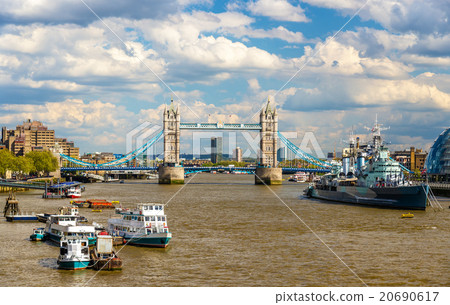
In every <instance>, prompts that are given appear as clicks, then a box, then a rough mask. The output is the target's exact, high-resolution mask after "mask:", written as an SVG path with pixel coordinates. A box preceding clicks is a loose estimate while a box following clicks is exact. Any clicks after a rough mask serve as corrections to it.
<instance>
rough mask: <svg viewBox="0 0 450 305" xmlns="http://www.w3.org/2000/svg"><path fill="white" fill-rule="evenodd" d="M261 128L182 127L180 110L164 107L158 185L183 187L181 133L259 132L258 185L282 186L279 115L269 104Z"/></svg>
mask: <svg viewBox="0 0 450 305" xmlns="http://www.w3.org/2000/svg"><path fill="white" fill-rule="evenodd" d="M259 118H260V123H259V124H245V123H244V124H236V123H235V124H228V123H222V122H218V123H181V116H180V108H179V106H176V107H175V106H174V104H173V101H172V102H171V104H170V106H169V107H167V106H165V107H164V113H163V130H164V163H163V164H162V165H160V167H159V168H158V174H159V183H162V184H172V183H184V168H183V167H182V166H181V165H180V130H181V129H191V130H257V131H259V132H260V150H259V153H258V167H257V168H256V170H255V184H263V183H265V184H281V181H282V169H281V168H277V138H278V137H277V133H278V114H277V110H276V109H272V107H271V105H270V101H268V102H267V105H266V107H264V109H262V110H261V112H260V116H259Z"/></svg>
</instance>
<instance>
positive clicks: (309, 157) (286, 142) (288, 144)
mask: <svg viewBox="0 0 450 305" xmlns="http://www.w3.org/2000/svg"><path fill="white" fill-rule="evenodd" d="M278 137H279V138H280V140H281V142H283V143H284V145H286V147H287V148H288V149H289V150H291V151H292V152H293V153H294V154H295V155H296V156H299V157H300V159H302V160H305V161H306V162H308V163H311V164H314V165H316V166H320V167H324V168H329V167H331V164H330V163H328V162H325V161H323V160H320V159H319V158H316V157H314V156H312V155H310V154H307V153H305V152H304V151H303V150H301V149H300V148H298V147H297V146H296V145H295V144H294V143H292V142H291V141H289V140H288V139H287V138H286V137H285V136H283V135H282V134H281V132H278Z"/></svg>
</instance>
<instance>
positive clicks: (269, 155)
mask: <svg viewBox="0 0 450 305" xmlns="http://www.w3.org/2000/svg"><path fill="white" fill-rule="evenodd" d="M182 129H183V130H233V131H237V130H241V131H258V132H259V133H260V140H259V151H258V154H257V163H258V164H257V166H256V167H255V168H254V169H253V168H252V171H254V173H255V184H281V181H282V168H278V167H277V165H278V162H277V147H278V139H280V140H281V141H282V142H283V143H284V144H285V146H286V147H287V148H288V149H289V150H291V151H292V152H294V153H295V155H296V157H299V158H301V159H303V160H305V161H307V162H308V163H310V164H313V165H316V166H318V167H320V168H321V170H320V171H322V172H323V171H329V168H330V167H331V164H329V163H327V162H325V161H322V160H320V159H318V158H316V157H314V156H311V155H309V154H307V153H305V152H303V151H302V150H301V149H300V148H298V147H297V146H296V145H294V144H293V143H292V142H290V141H289V140H288V139H287V138H285V137H284V136H283V135H282V134H281V133H280V132H279V131H278V113H277V110H276V108H272V106H271V104H270V101H267V104H266V105H265V107H264V108H263V109H262V110H261V111H260V115H259V123H222V122H218V123H189V122H188V123H184V122H183V123H182V122H181V115H180V108H179V106H178V105H177V106H175V105H174V103H173V100H172V101H171V103H170V105H169V106H165V107H164V112H163V128H162V130H161V131H160V132H159V133H157V134H156V135H155V136H154V137H153V138H152V139H150V140H149V141H148V142H146V143H145V144H144V145H142V146H141V147H138V148H136V149H135V150H133V151H131V152H129V153H128V154H126V155H125V156H123V157H122V158H120V159H117V160H114V161H111V162H107V163H103V164H92V163H89V162H84V161H81V160H78V159H74V158H71V157H69V156H66V155H64V154H60V155H61V157H62V158H64V159H66V160H68V161H70V162H72V163H74V164H77V165H79V166H82V167H83V168H94V169H95V170H111V169H112V168H117V167H118V166H121V167H122V168H123V164H124V163H127V162H129V161H132V160H133V159H135V158H136V157H137V156H139V155H141V154H142V153H144V152H145V151H146V150H147V149H148V148H150V147H151V146H152V145H153V144H154V143H156V142H157V141H158V140H159V139H160V138H161V137H163V138H164V162H163V164H161V165H160V166H159V167H158V175H159V183H160V184H182V183H184V174H185V168H184V167H183V166H182V165H181V163H180V134H181V130H182ZM75 168H76V167H70V169H69V168H68V169H69V170H74V169H75ZM186 171H189V172H191V169H189V170H188V168H186Z"/></svg>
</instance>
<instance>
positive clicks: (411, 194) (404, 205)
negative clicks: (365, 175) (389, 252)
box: [305, 185, 428, 210]
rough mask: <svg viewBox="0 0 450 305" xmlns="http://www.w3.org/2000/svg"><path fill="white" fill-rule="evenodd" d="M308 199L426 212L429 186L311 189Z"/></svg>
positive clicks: (308, 192) (307, 190)
mask: <svg viewBox="0 0 450 305" xmlns="http://www.w3.org/2000/svg"><path fill="white" fill-rule="evenodd" d="M305 193H306V195H307V196H308V197H311V198H317V199H323V200H330V201H336V202H342V203H352V204H360V205H368V206H376V207H383V208H390V209H408V210H425V208H426V204H427V193H428V186H422V185H417V186H401V187H380V188H368V187H359V186H338V187H337V188H334V190H333V189H321V188H320V187H310V188H308V189H306V190H305Z"/></svg>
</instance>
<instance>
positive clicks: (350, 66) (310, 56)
mask: <svg viewBox="0 0 450 305" xmlns="http://www.w3.org/2000/svg"><path fill="white" fill-rule="evenodd" d="M305 63H307V65H306V66H305V68H304V69H303V70H302V71H301V72H314V73H321V74H324V75H329V74H333V75H340V76H350V75H367V76H370V77H378V78H394V79H398V78H408V77H409V74H408V73H409V72H412V71H413V69H412V68H411V67H408V66H406V65H404V64H403V63H401V62H398V61H393V60H391V59H389V58H387V57H382V58H371V57H362V56H361V54H360V52H359V50H358V49H356V48H354V47H353V46H350V45H345V44H342V43H340V42H338V41H336V40H331V39H330V38H329V39H328V40H327V41H326V42H325V43H318V44H316V46H315V48H314V49H312V48H311V47H309V46H306V47H305V55H304V56H303V57H301V58H300V59H299V60H298V63H297V66H299V67H302V66H303V65H304V64H305Z"/></svg>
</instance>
